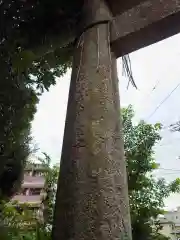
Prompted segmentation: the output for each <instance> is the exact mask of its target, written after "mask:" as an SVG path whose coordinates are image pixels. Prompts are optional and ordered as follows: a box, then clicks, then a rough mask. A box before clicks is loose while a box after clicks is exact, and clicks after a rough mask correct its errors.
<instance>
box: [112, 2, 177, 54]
mask: <svg viewBox="0 0 180 240" xmlns="http://www.w3.org/2000/svg"><path fill="white" fill-rule="evenodd" d="M179 32H180V0H149V1H145V2H143V3H141V4H139V5H137V6H136V7H134V8H132V9H130V10H128V11H126V12H124V13H123V14H121V15H118V16H117V17H116V18H115V19H114V21H112V25H111V44H112V50H113V51H114V52H115V54H116V57H120V56H122V55H125V54H127V53H130V52H132V51H135V50H138V49H140V48H142V47H145V46H148V45H150V44H153V43H155V42H157V41H160V40H163V39H165V38H167V37H170V36H172V35H174V34H177V33H179Z"/></svg>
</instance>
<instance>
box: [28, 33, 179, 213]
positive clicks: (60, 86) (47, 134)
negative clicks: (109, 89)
mask: <svg viewBox="0 0 180 240" xmlns="http://www.w3.org/2000/svg"><path fill="white" fill-rule="evenodd" d="M179 43H180V34H178V35H175V36H173V37H171V38H168V39H166V40H164V41H161V42H158V43H156V44H153V45H151V46H149V47H146V48H143V49H140V50H138V51H136V52H133V53H132V54H130V59H131V64H132V72H133V76H134V79H135V82H136V85H137V87H138V90H136V89H135V88H133V87H132V86H130V87H129V89H127V83H128V80H127V79H126V78H125V77H124V76H122V64H121V60H120V59H118V60H117V65H118V76H119V88H120V98H121V106H123V107H124V106H128V105H129V104H132V105H133V107H134V110H135V113H136V114H135V121H139V120H140V119H144V120H145V121H147V122H149V123H156V122H161V123H162V124H163V125H164V126H165V128H164V129H163V130H162V131H161V136H162V140H161V141H160V142H159V143H158V144H157V145H156V146H155V159H156V161H157V162H158V163H160V168H161V169H160V170H158V171H157V172H156V176H157V177H164V178H165V179H166V180H167V181H172V180H174V179H175V178H177V177H180V159H179V156H180V133H172V132H170V131H169V130H168V129H167V128H166V127H167V126H169V125H170V124H172V123H175V122H176V121H178V120H180V97H179V94H180V86H179V85H178V84H180V44H179ZM70 77H71V72H70V71H68V73H67V74H66V75H65V76H64V77H62V78H60V79H58V80H57V84H56V85H55V86H52V87H51V88H50V90H49V92H45V93H44V94H43V95H42V96H41V98H40V102H39V105H38V108H37V113H36V115H35V118H34V121H33V122H32V135H33V137H34V142H35V143H36V144H37V146H38V147H39V150H40V151H41V152H46V153H47V154H49V155H50V156H51V158H52V159H53V162H54V163H58V162H59V161H60V156H61V148H62V142H63V134H64V124H65V117H66V108H67V101H68V92H69V84H70ZM165 204H166V207H167V208H169V209H174V208H176V207H177V206H179V205H180V194H176V195H172V196H170V197H169V198H168V199H167V200H166V202H165Z"/></svg>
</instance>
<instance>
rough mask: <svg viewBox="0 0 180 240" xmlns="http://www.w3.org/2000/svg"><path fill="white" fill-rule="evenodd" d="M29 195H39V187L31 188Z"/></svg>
mask: <svg viewBox="0 0 180 240" xmlns="http://www.w3.org/2000/svg"><path fill="white" fill-rule="evenodd" d="M30 193H31V195H40V194H41V188H32V189H31V190H30Z"/></svg>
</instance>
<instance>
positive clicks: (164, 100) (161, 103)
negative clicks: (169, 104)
mask: <svg viewBox="0 0 180 240" xmlns="http://www.w3.org/2000/svg"><path fill="white" fill-rule="evenodd" d="M179 86H180V83H178V85H177V86H176V87H175V88H174V89H173V90H172V91H171V92H170V93H169V94H168V95H167V96H166V97H165V98H164V99H163V101H162V102H160V104H159V105H158V106H157V107H156V108H155V110H154V111H153V112H152V113H151V114H150V116H149V117H148V119H147V120H149V119H150V118H151V117H152V116H153V115H154V114H155V113H156V112H157V110H158V109H159V108H160V107H161V106H162V105H163V104H164V103H165V102H166V101H167V100H168V98H170V96H171V95H172V94H173V93H174V92H175V91H176V89H177V88H178V87H179Z"/></svg>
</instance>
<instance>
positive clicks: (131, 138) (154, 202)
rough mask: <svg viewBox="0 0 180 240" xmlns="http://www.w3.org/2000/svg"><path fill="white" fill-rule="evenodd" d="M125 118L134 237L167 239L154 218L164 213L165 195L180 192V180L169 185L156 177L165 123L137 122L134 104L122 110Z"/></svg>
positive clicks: (141, 239) (142, 239)
mask: <svg viewBox="0 0 180 240" xmlns="http://www.w3.org/2000/svg"><path fill="white" fill-rule="evenodd" d="M122 117H123V129H124V147H125V157H126V161H127V172H128V183H129V186H128V188H129V199H130V208H131V221H132V231H133V240H150V239H158V240H159V239H163V236H161V235H160V234H159V233H158V231H156V228H153V227H152V220H153V219H156V218H157V216H158V215H159V214H162V213H163V207H164V200H165V198H167V197H168V196H169V195H170V194H171V193H174V192H179V190H180V179H176V180H175V181H173V182H171V183H170V184H167V183H166V181H165V180H164V179H163V178H162V179H156V178H154V177H153V174H152V173H153V170H155V169H157V168H158V164H156V162H155V159H154V148H153V147H154V145H155V144H156V143H157V142H158V141H159V140H160V139H161V137H160V129H161V124H159V123H157V124H155V125H153V124H148V123H146V122H144V121H140V122H139V123H138V124H133V117H134V111H133V109H132V107H131V106H129V107H128V108H126V109H122Z"/></svg>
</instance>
